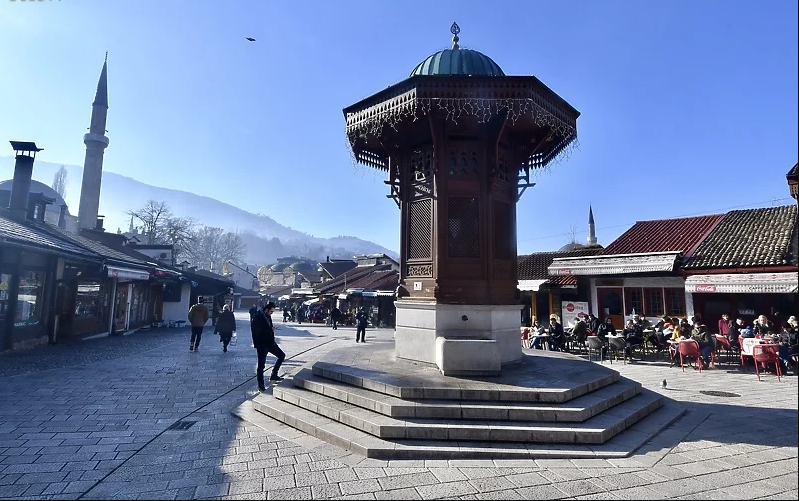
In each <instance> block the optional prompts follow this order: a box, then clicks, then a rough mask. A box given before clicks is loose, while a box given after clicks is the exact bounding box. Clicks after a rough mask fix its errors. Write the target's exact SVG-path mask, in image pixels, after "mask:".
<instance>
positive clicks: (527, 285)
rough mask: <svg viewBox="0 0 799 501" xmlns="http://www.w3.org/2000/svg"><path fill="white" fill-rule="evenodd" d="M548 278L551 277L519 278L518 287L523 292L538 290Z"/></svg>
mask: <svg viewBox="0 0 799 501" xmlns="http://www.w3.org/2000/svg"><path fill="white" fill-rule="evenodd" d="M548 280H549V279H546V278H545V279H543V280H519V285H518V286H517V288H518V289H519V290H520V291H523V292H526V291H532V292H537V291H538V289H540V288H541V286H542V285H544V284H545V283H547V281H548Z"/></svg>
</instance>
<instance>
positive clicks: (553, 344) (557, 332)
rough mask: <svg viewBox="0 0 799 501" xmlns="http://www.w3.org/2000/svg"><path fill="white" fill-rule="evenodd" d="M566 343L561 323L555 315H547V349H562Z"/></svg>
mask: <svg viewBox="0 0 799 501" xmlns="http://www.w3.org/2000/svg"><path fill="white" fill-rule="evenodd" d="M565 343H566V336H565V335H564V333H563V325H561V324H560V322H558V317H557V316H556V315H551V316H550V317H549V349H550V350H552V351H563V346H564V344H565Z"/></svg>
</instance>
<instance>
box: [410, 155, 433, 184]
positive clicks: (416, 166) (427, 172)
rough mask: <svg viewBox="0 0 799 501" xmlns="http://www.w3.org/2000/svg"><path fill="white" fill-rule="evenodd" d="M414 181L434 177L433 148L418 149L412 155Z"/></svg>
mask: <svg viewBox="0 0 799 501" xmlns="http://www.w3.org/2000/svg"><path fill="white" fill-rule="evenodd" d="M411 172H412V173H413V181H426V180H428V179H432V178H433V151H432V149H424V150H416V151H414V152H413V155H412V156H411Z"/></svg>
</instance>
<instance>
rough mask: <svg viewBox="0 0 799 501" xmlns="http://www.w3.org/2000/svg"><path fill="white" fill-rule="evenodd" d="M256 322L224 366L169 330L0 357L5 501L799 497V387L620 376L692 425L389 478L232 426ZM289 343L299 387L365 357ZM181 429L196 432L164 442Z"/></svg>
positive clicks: (216, 348) (339, 342)
mask: <svg viewBox="0 0 799 501" xmlns="http://www.w3.org/2000/svg"><path fill="white" fill-rule="evenodd" d="M245 316H246V313H245V314H244V315H243V316H240V317H239V320H240V325H241V327H242V328H243V329H242V332H241V338H242V339H241V341H240V342H239V344H238V345H237V346H234V347H232V348H231V349H230V351H229V352H228V353H222V350H221V345H220V344H219V342H218V337H216V336H214V335H213V334H212V333H210V332H208V329H206V334H205V335H204V337H203V342H202V345H201V349H200V352H199V353H190V352H189V351H188V349H187V346H186V345H187V344H188V337H189V334H188V330H187V329H167V330H159V331H149V332H140V333H137V334H133V335H131V336H125V337H119V338H106V339H99V340H92V341H86V342H82V343H77V344H73V345H64V346H55V347H47V348H42V349H39V350H35V351H33V352H28V353H10V354H3V355H0V498H13V499H22V498H27V499H43V498H47V499H65V498H66V499H101V498H102V499H190V498H215V499H310V498H314V499H322V498H335V499H432V498H457V499H549V498H569V499H617V498H619V499H641V498H644V499H663V498H671V499H692V498H702V499H721V498H724V499H754V498H762V499H769V498H774V499H797V497H798V496H797V478H799V475H798V474H797V470H799V468H798V467H797V466H798V463H797V461H798V459H797V456H799V454H798V453H797V451H798V449H797V429H798V426H799V422H798V420H797V408H798V406H797V399H798V398H799V397H798V396H797V378H796V377H787V378H783V380H782V382H777V380H776V377H775V376H773V375H767V376H764V377H763V381H762V382H758V380H757V377H756V376H755V375H754V374H753V373H752V372H751V371H750V372H749V373H743V372H739V371H738V369H737V368H736V367H735V366H729V367H724V366H722V368H719V369H716V370H709V371H705V372H703V373H702V374H698V373H696V372H694V371H693V370H687V371H686V372H685V373H683V372H682V371H681V370H680V369H679V368H670V367H668V364H666V363H636V364H628V365H622V364H613V368H615V369H618V370H619V371H620V372H621V374H622V375H624V376H627V377H630V378H633V379H635V380H638V381H640V382H642V383H643V385H644V386H645V387H647V388H650V389H652V390H655V391H661V392H663V393H665V394H666V395H667V396H669V397H670V398H673V399H676V400H680V401H683V402H685V404H686V406H687V407H688V409H689V412H688V414H687V415H686V416H685V417H683V418H682V419H681V420H680V421H678V422H677V423H675V424H674V425H673V426H672V427H671V428H669V429H668V430H666V431H665V432H664V433H662V434H660V435H659V436H658V437H656V438H655V439H654V440H653V441H652V442H650V443H649V444H647V445H646V446H645V447H644V448H642V449H641V450H639V451H638V452H637V453H636V455H634V456H633V457H631V458H627V459H618V460H572V461H568V460H538V461H472V460H460V461H456V460H453V461H390V462H386V461H377V460H372V459H365V458H362V457H359V456H356V455H353V454H349V453H348V452H347V451H344V450H341V449H338V448H336V447H333V446H330V445H328V444H325V443H322V442H319V441H317V440H316V439H313V438H311V437H307V436H304V435H302V434H301V433H299V432H297V431H296V430H293V429H290V428H287V427H285V426H284V425H281V424H279V423H277V422H275V421H271V420H268V419H264V420H262V422H258V425H255V424H250V423H248V422H243V421H240V420H238V419H236V418H234V417H233V416H232V415H231V410H232V409H233V408H235V407H237V406H238V405H240V404H242V403H243V402H245V401H246V400H247V399H248V398H252V396H253V395H254V394H255V393H254V390H255V380H254V363H255V357H254V350H252V348H251V347H250V343H249V334H248V327H247V326H246V325H245V322H246V321H245ZM282 327H283V329H282V330H280V331H279V332H278V337H279V339H280V343H281V346H282V347H283V349H284V351H285V352H286V354H287V357H288V359H287V361H286V363H285V364H284V366H283V367H284V370H283V372H287V373H293V372H295V371H297V370H299V368H300V367H302V366H304V365H306V364H310V363H312V362H313V361H314V360H316V359H318V358H319V357H320V356H322V355H323V354H325V353H327V352H328V351H329V350H331V349H334V348H338V347H341V346H346V345H347V344H348V343H353V342H354V330H353V329H348V328H342V329H340V330H338V331H332V330H331V329H330V328H329V327H322V326H306V325H305V324H303V325H302V326H297V325H296V324H292V325H291V326H289V325H285V326H282ZM368 335H369V337H374V336H378V337H381V338H390V336H391V333H390V332H388V331H369V332H368ZM664 378H665V379H667V381H668V385H667V389H661V388H660V382H661V381H662V380H663V379H664ZM701 390H705V391H706V390H722V391H727V392H733V393H735V394H737V395H740V396H738V397H729V398H724V397H718V396H710V395H705V394H702V393H700V391H701ZM179 420H180V421H183V422H184V423H193V424H190V425H189V427H188V428H187V429H173V430H169V429H168V428H169V427H170V426H172V425H173V424H175V423H176V422H177V421H179Z"/></svg>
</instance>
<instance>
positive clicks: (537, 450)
mask: <svg viewBox="0 0 799 501" xmlns="http://www.w3.org/2000/svg"><path fill="white" fill-rule="evenodd" d="M636 398H638V397H636ZM252 407H253V409H255V410H256V411H258V412H257V413H256V414H257V415H261V416H268V417H269V418H272V419H275V420H277V421H280V422H282V423H285V424H287V425H289V426H291V427H293V428H296V429H298V430H300V431H302V432H304V433H307V434H308V435H311V436H313V437H316V438H318V439H320V440H324V441H325V442H327V443H330V444H333V445H335V446H338V447H341V448H343V449H347V450H350V451H352V452H355V453H357V454H360V455H362V456H365V457H369V458H375V459H381V460H390V459H561V458H564V459H575V458H585V459H592V458H595V459H611V458H623V457H628V456H629V455H631V454H632V453H633V452H635V450H637V449H638V448H639V447H641V446H642V445H644V444H645V443H647V442H648V441H649V440H651V439H652V438H653V437H654V436H655V435H657V434H658V433H660V432H661V431H663V430H664V429H665V428H666V427H667V426H669V425H671V424H672V423H673V422H674V421H676V420H677V419H679V418H680V417H681V416H682V415H683V414H684V413H685V409H684V408H683V407H680V406H678V405H677V404H676V403H674V402H673V401H670V400H666V401H665V404H664V405H663V407H661V408H660V409H659V410H658V412H654V413H652V414H649V415H648V416H646V417H643V419H640V420H639V421H638V422H636V423H635V424H632V425H631V426H630V427H629V428H627V429H626V430H625V431H623V432H621V433H619V434H617V435H616V436H614V437H613V438H611V439H610V440H608V441H607V442H605V443H604V444H602V445H584V444H568V445H561V444H535V443H528V444H508V443H491V442H470V441H457V442H446V443H443V444H440V443H436V442H431V441H413V440H399V441H389V440H385V439H381V438H378V437H375V436H373V435H370V434H368V433H365V432H363V431H360V430H357V429H354V428H351V427H349V426H346V425H344V424H341V423H339V422H337V421H334V420H332V419H330V418H327V417H324V416H321V415H319V414H316V413H314V412H311V411H309V410H306V409H302V408H299V407H297V406H295V405H292V404H290V403H287V402H283V401H280V400H277V399H276V398H274V397H273V396H271V395H258V396H257V397H256V398H255V399H254V400H253V401H252ZM258 419H259V418H254V421H252V422H254V423H255V424H256V425H258V426H261V427H263V428H264V429H266V430H269V429H270V425H268V423H260V422H259V420H258ZM263 419H267V418H265V417H264V418H263ZM247 420H248V421H250V420H253V418H252V417H250V418H247ZM259 423H260V424H259Z"/></svg>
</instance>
